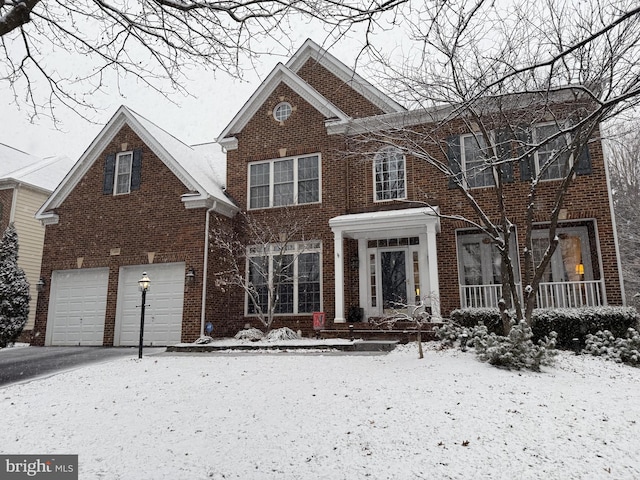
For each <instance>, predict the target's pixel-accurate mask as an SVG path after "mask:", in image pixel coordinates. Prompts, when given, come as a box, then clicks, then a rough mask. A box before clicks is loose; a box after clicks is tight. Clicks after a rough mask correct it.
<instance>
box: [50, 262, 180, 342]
mask: <svg viewBox="0 0 640 480" xmlns="http://www.w3.org/2000/svg"><path fill="white" fill-rule="evenodd" d="M184 268H185V264H184V263H182V262H177V263H162V264H150V265H136V266H126V267H121V268H120V274H119V281H118V298H117V307H116V321H115V329H114V342H113V344H114V345H116V346H118V345H137V344H138V340H139V332H140V301H141V294H140V291H139V290H138V280H139V279H140V277H141V276H142V272H145V271H146V272H147V274H148V275H149V278H150V279H151V289H150V290H149V292H148V293H147V301H146V305H147V306H146V311H145V329H144V340H145V341H144V343H145V345H169V344H173V343H178V342H179V341H180V337H181V330H182V307H183V303H184V271H185V269H184ZM108 282H109V270H108V269H107V268H91V269H78V270H57V271H54V272H53V274H52V276H51V297H50V301H49V312H48V319H47V333H46V338H45V344H46V345H102V344H103V337H104V327H105V314H106V305H107V286H108Z"/></svg>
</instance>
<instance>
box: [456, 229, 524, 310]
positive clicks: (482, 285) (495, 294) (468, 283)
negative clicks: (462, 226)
mask: <svg viewBox="0 0 640 480" xmlns="http://www.w3.org/2000/svg"><path fill="white" fill-rule="evenodd" d="M457 244H458V276H459V281H460V302H461V304H462V307H463V308H466V307H474V308H482V307H497V306H498V300H500V298H502V296H503V295H502V256H501V255H500V251H499V250H498V247H497V246H496V245H495V243H494V242H493V241H492V240H491V239H490V238H489V237H487V236H486V235H484V234H481V233H476V232H473V231H470V232H469V231H461V232H458V233H457ZM509 252H510V257H511V258H512V259H514V269H515V272H514V274H515V277H516V279H517V278H519V276H520V274H519V271H518V264H517V258H518V253H517V252H518V250H517V247H516V240H515V234H512V235H511V237H510V244H509ZM516 282H517V280H516Z"/></svg>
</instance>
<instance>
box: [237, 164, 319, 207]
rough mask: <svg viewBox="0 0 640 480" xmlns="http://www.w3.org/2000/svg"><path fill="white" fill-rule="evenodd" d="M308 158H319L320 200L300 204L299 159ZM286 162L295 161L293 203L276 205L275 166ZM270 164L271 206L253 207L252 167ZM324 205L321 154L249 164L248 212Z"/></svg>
mask: <svg viewBox="0 0 640 480" xmlns="http://www.w3.org/2000/svg"><path fill="white" fill-rule="evenodd" d="M307 157H318V200H317V201H315V202H305V203H298V183H299V179H298V159H300V158H307ZM286 160H293V203H291V204H288V205H274V204H273V202H274V190H275V188H274V186H275V182H274V173H273V172H274V164H275V163H276V162H282V161H286ZM266 163H268V164H269V205H268V206H266V207H252V206H251V167H252V166H254V165H262V164H266ZM319 203H322V155H320V153H308V154H304V155H296V156H294V157H282V158H272V159H270V160H261V161H258V162H251V163H249V164H247V210H264V209H268V208H283V207H290V206H294V205H315V204H319Z"/></svg>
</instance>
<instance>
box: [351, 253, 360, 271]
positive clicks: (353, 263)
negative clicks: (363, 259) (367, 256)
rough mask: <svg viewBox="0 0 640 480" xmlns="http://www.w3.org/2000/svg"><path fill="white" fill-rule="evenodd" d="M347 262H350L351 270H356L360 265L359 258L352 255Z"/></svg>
mask: <svg viewBox="0 0 640 480" xmlns="http://www.w3.org/2000/svg"><path fill="white" fill-rule="evenodd" d="M349 263H350V264H351V265H350V266H351V270H357V269H358V267H359V266H360V259H359V258H358V257H357V256H355V255H354V256H353V257H351V260H349Z"/></svg>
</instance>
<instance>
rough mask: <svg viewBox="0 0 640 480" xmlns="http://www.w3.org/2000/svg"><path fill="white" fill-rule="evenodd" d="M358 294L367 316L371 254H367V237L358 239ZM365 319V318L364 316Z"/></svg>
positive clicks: (360, 305) (360, 304)
mask: <svg viewBox="0 0 640 480" xmlns="http://www.w3.org/2000/svg"><path fill="white" fill-rule="evenodd" d="M358 260H359V264H360V265H359V268H358V294H359V305H358V306H359V307H361V308H363V309H364V315H365V317H366V316H367V315H368V314H369V276H368V274H367V272H368V269H369V256H368V255H367V239H366V238H359V239H358ZM363 320H364V318H363Z"/></svg>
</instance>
